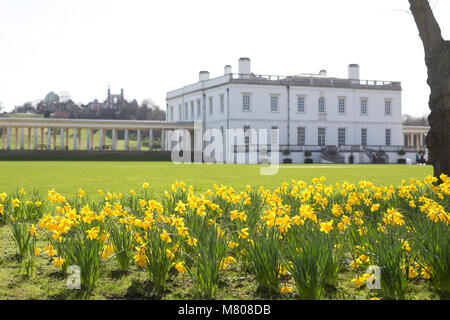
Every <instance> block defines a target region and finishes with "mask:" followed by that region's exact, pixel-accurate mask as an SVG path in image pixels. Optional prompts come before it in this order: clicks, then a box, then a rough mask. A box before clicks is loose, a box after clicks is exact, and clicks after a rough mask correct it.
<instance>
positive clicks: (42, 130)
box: [41, 128, 44, 148]
mask: <svg viewBox="0 0 450 320" xmlns="http://www.w3.org/2000/svg"><path fill="white" fill-rule="evenodd" d="M41 148H44V128H41Z"/></svg>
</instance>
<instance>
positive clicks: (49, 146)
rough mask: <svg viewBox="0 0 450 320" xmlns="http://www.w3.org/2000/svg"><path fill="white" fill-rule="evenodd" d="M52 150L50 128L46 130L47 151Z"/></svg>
mask: <svg viewBox="0 0 450 320" xmlns="http://www.w3.org/2000/svg"><path fill="white" fill-rule="evenodd" d="M51 149H52V128H50V127H48V128H47V150H51Z"/></svg>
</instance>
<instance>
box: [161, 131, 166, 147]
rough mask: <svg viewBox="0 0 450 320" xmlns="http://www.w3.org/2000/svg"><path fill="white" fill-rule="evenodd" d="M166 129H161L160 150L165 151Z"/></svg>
mask: <svg viewBox="0 0 450 320" xmlns="http://www.w3.org/2000/svg"><path fill="white" fill-rule="evenodd" d="M165 134H166V130H164V129H161V151H165V150H166V137H165Z"/></svg>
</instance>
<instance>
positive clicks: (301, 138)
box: [297, 127, 306, 146]
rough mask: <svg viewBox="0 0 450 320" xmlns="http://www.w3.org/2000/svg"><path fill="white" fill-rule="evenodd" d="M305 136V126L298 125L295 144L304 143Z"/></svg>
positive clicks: (301, 144)
mask: <svg viewBox="0 0 450 320" xmlns="http://www.w3.org/2000/svg"><path fill="white" fill-rule="evenodd" d="M305 138H306V129H305V127H298V128H297V144H298V145H299V146H304V145H305Z"/></svg>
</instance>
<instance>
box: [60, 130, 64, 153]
mask: <svg viewBox="0 0 450 320" xmlns="http://www.w3.org/2000/svg"><path fill="white" fill-rule="evenodd" d="M59 149H60V150H64V128H63V127H61V129H60V133H59Z"/></svg>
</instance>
